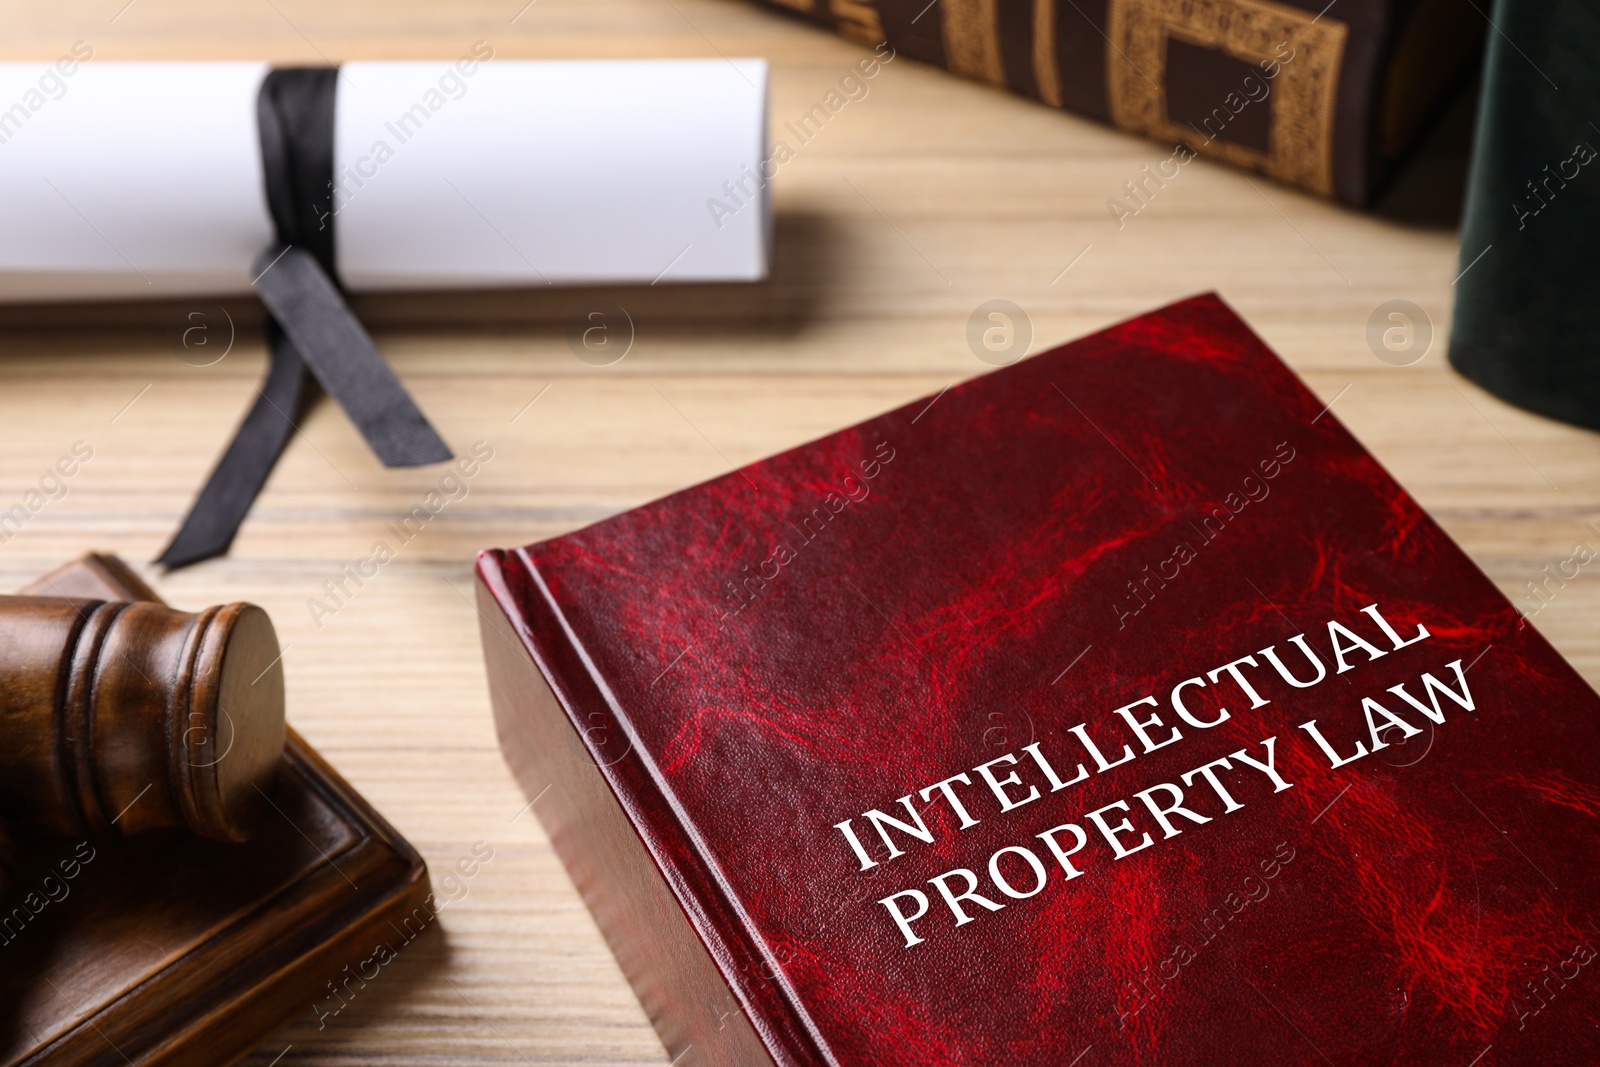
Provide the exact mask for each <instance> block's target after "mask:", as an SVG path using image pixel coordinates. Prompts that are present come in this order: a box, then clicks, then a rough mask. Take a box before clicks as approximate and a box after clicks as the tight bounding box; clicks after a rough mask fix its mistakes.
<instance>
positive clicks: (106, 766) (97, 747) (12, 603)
mask: <svg viewBox="0 0 1600 1067" xmlns="http://www.w3.org/2000/svg"><path fill="white" fill-rule="evenodd" d="M0 647H4V648H5V650H6V655H5V657H4V660H3V662H0V694H3V697H4V702H5V711H4V713H3V714H0V814H3V816H4V817H5V818H6V819H8V820H10V821H11V823H12V824H13V825H15V826H17V827H18V828H24V827H26V828H28V829H31V830H34V831H35V832H39V833H46V834H71V835H90V834H136V833H141V832H144V831H147V830H159V829H166V828H170V827H187V828H188V829H189V830H191V831H193V832H194V833H196V834H199V835H201V836H202V837H208V838H212V839H213V840H217V841H235V842H237V841H245V840H248V839H249V838H250V836H251V835H252V833H253V832H254V830H255V827H256V825H257V823H258V821H259V820H260V819H261V818H262V817H263V816H264V815H266V814H267V813H269V812H270V800H269V794H270V793H271V791H272V787H273V783H274V781H275V780H276V778H277V776H278V767H279V765H280V764H281V763H282V760H283V746H284V738H285V726H284V690H283V667H282V656H281V654H280V651H279V648H278V639H277V635H276V633H275V632H274V630H273V627H272V621H271V620H270V619H269V618H268V617H267V614H266V612H264V611H262V610H261V609H260V608H258V607H255V606H253V605H250V604H228V605H225V606H222V607H214V608H208V609H206V610H205V611H202V612H200V613H198V614H189V613H186V612H181V611H174V610H173V609H171V608H169V607H166V606H164V605H161V604H155V603H125V602H123V603H112V602H103V601H97V600H76V599H66V598H55V597H10V596H0Z"/></svg>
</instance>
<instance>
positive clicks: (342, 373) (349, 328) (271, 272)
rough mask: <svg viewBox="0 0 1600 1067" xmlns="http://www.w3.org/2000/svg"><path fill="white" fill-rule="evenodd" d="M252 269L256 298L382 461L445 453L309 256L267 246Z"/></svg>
mask: <svg viewBox="0 0 1600 1067" xmlns="http://www.w3.org/2000/svg"><path fill="white" fill-rule="evenodd" d="M256 271H257V276H256V280H255V283H254V284H255V288H256V292H257V293H258V294H259V295H260V297H261V302H262V303H264V304H265V305H266V306H267V310H268V311H270V312H271V313H272V317H273V318H274V319H276V320H277V321H278V323H279V324H280V325H281V326H282V327H283V331H284V333H285V334H287V335H288V338H289V340H290V341H292V342H293V343H294V347H295V348H297V349H299V351H300V356H301V358H302V359H304V360H305V362H306V365H307V366H308V367H310V369H311V373H312V374H315V375H316V376H317V381H318V382H320V383H321V384H322V388H323V389H324V390H326V391H327V393H328V395H329V396H331V397H333V399H334V400H335V401H336V402H337V403H338V405H339V406H340V407H341V408H343V409H344V412H345V414H346V415H347V416H349V418H350V421H351V422H353V423H355V425H356V428H357V429H358V430H360V431H361V436H362V437H364V438H366V441H367V444H368V445H369V446H371V448H372V450H373V451H374V452H375V453H377V455H378V459H379V460H381V461H382V462H383V465H384V466H386V467H420V466H422V465H424V464H427V463H442V462H444V461H445V460H447V459H449V458H451V453H450V447H449V446H448V445H446V444H445V443H444V440H443V439H442V438H441V437H440V436H439V434H438V431H436V430H435V429H434V428H433V425H432V424H431V423H429V422H428V419H427V416H425V415H423V413H422V412H421V410H420V409H418V407H417V405H416V403H415V402H414V401H413V400H412V399H411V397H410V395H408V394H407V393H406V390H405V387H404V386H403V385H401V384H400V379H398V378H396V377H395V376H394V371H392V370H390V369H389V364H387V363H386V362H384V359H383V355H382V353H380V352H379V351H378V347H377V345H375V344H373V343H372V338H371V337H370V336H369V335H368V334H367V331H366V330H365V329H364V328H363V327H362V325H361V323H360V321H359V320H357V318H356V317H355V313H354V312H352V311H351V310H350V305H348V304H347V303H345V300H344V296H343V294H342V293H340V291H339V288H338V286H336V285H334V283H333V279H331V278H329V277H328V274H327V272H326V271H325V270H323V268H322V265H321V264H320V263H318V262H317V259H316V257H315V256H314V255H312V254H311V253H310V252H309V251H307V250H306V249H304V248H301V247H299V246H298V245H280V246H278V247H276V248H269V249H267V251H266V252H264V253H262V256H261V259H260V261H259V262H258V263H257V265H256Z"/></svg>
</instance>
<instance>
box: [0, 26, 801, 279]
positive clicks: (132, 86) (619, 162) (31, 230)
mask: <svg viewBox="0 0 1600 1067" xmlns="http://www.w3.org/2000/svg"><path fill="white" fill-rule="evenodd" d="M491 55H492V50H490V49H488V48H487V46H482V45H480V46H477V47H476V48H475V49H474V51H472V52H469V53H468V54H466V55H465V56H463V57H462V58H461V59H458V60H454V61H446V60H441V61H433V62H404V63H381V62H356V63H346V64H344V65H343V66H342V67H340V68H339V71H338V87H337V93H336V95H335V102H334V106H335V108H336V114H335V119H334V124H333V165H332V181H333V186H332V188H331V189H329V188H317V189H314V190H310V191H309V192H310V193H311V194H312V195H311V196H308V197H307V202H306V203H305V204H304V205H303V206H304V207H305V208H306V209H308V210H311V211H314V216H313V217H314V218H316V219H318V220H320V221H325V222H326V223H327V224H328V225H330V226H331V227H332V231H333V234H334V237H335V266H336V268H337V277H338V278H339V279H341V280H342V282H343V284H344V286H345V287H346V288H347V289H349V290H350V291H351V292H357V293H360V292H369V291H375V290H385V289H388V290H394V289H413V290H414V289H459V288H483V287H493V286H541V287H542V286H545V285H580V284H581V285H592V284H646V285H648V284H650V283H652V282H658V281H659V282H660V283H661V284H666V283H668V282H706V281H753V280H758V279H760V278H762V277H763V276H764V275H765V273H766V269H767V253H768V232H769V222H768V208H767V200H766V197H765V193H764V189H763V188H761V187H760V186H758V185H757V184H756V183H755V182H752V181H750V180H749V178H748V175H751V174H756V173H758V172H759V164H760V161H761V159H762V157H763V156H764V155H765V144H764V142H765V139H766V83H767V79H766V64H765V62H764V61H762V60H734V61H732V62H729V61H725V60H721V59H716V60H593V61H590V60H584V61H523V60H506V59H494V58H489V56H491ZM59 68H60V69H58V65H51V64H31V63H0V202H3V203H5V204H6V216H7V219H8V222H7V225H6V227H5V230H4V232H3V234H0V301H8V302H17V301H41V300H79V299H124V298H140V297H154V296H167V297H171V296H188V295H201V294H207V295H210V294H216V295H228V294H241V293H247V292H249V291H250V289H251V282H252V279H253V278H254V277H255V275H256V271H255V270H254V269H253V267H254V264H255V262H256V260H257V258H258V257H259V256H260V255H261V252H262V250H263V249H265V248H266V247H267V246H268V245H269V244H271V243H272V241H273V240H274V238H275V231H274V224H273V217H272V213H271V211H270V210H269V207H268V204H267V199H266V194H265V189H264V185H263V178H262V156H261V147H260V140H259V137H258V135H257V121H256V116H257V92H258V90H259V88H260V86H261V84H262V81H263V79H264V78H265V77H266V75H267V70H268V68H267V66H266V65H265V64H261V63H108V62H102V61H100V60H95V59H90V60H88V61H81V60H74V61H72V62H65V61H63V62H61V63H60V64H59ZM67 71H70V73H67ZM13 102H14V106H10V110H4V109H5V108H6V107H7V106H8V105H13ZM729 182H731V183H732V184H733V185H734V187H735V188H736V189H737V188H738V187H739V186H740V185H741V184H742V185H743V187H744V192H743V194H742V196H741V198H740V203H741V209H740V210H736V211H734V212H733V213H732V214H724V213H723V212H720V211H719V212H717V213H715V214H714V213H713V212H711V211H709V210H708V209H707V206H706V202H707V200H708V199H712V198H719V199H721V200H722V201H723V203H725V204H726V203H729V201H728V199H727V193H726V192H725V191H724V189H723V186H724V183H729ZM313 199H314V200H315V204H314V205H313V203H312V202H311V201H312V200H313ZM744 204H748V207H743V205H744Z"/></svg>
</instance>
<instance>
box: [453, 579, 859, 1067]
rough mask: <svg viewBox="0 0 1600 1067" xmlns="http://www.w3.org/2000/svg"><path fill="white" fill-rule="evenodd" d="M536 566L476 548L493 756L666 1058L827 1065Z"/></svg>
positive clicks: (734, 1066) (729, 1066)
mask: <svg viewBox="0 0 1600 1067" xmlns="http://www.w3.org/2000/svg"><path fill="white" fill-rule="evenodd" d="M534 573H535V571H534V564H533V562H532V561H531V560H530V559H528V558H527V556H526V554H525V552H518V553H515V554H511V553H501V552H486V553H483V554H482V555H481V556H480V557H479V561H478V578H479V581H478V607H479V618H480V628H481V630H482V640H483V646H484V658H485V663H486V666H487V671H488V678H489V693H490V700H491V703H492V705H493V707H494V714H495V724H496V730H497V732H498V735H499V739H500V745H501V749H502V751H503V753H504V755H505V758H506V761H507V763H508V764H509V765H510V767H511V770H512V773H513V775H514V776H515V777H516V779H517V781H518V784H519V785H520V786H521V787H522V789H523V791H524V793H525V794H526V795H527V796H528V797H529V799H530V807H531V808H532V809H533V811H534V812H535V814H537V816H538V818H539V820H540V823H541V824H542V825H543V826H544V827H545V829H546V831H547V832H548V833H549V835H550V839H551V843H552V845H553V846H554V848H555V850H556V853H557V855H558V856H560V858H561V861H562V863H563V864H564V865H565V866H566V868H567V870H568V872H569V874H570V875H571V876H572V879H573V881H574V883H575V884H576V886H577V888H578V890H579V892H580V894H581V895H582V896H583V898H584V902H585V903H586V904H587V905H588V907H589V910H590V912H591V913H592V914H593V915H594V917H595V920H596V922H597V924H598V925H599V927H600V930H601V932H602V934H603V935H604V936H605V938H606V941H607V943H608V944H609V945H610V947H611V950H612V952H613V953H614V954H615V955H616V957H617V961H618V963H619V964H620V965H621V967H622V970H623V973H624V974H625V975H626V976H627V978H628V981H629V983H630V984H631V985H632V986H633V989H634V992H635V994H636V995H637V996H638V997H639V1000H640V1003H641V1004H642V1005H643V1006H644V1008H645V1011H646V1013H647V1014H648V1015H649V1017H650V1020H651V1022H652V1024H653V1025H654V1026H655V1027H656V1030H657V1032H658V1033H659V1034H660V1035H661V1038H662V1041H663V1043H664V1044H665V1045H666V1047H667V1050H668V1053H669V1055H671V1056H672V1057H673V1062H678V1057H680V1056H682V1055H684V1054H685V1053H686V1052H687V1051H688V1050H689V1049H690V1048H691V1047H692V1048H693V1049H694V1050H695V1055H696V1062H703V1063H710V1064H716V1065H726V1067H747V1065H756V1067H759V1065H762V1064H772V1065H781V1067H790V1065H793V1067H802V1065H804V1067H811V1065H818V1067H820V1065H824V1064H831V1063H832V1058H831V1057H829V1056H828V1055H827V1054H826V1052H825V1051H824V1050H822V1049H821V1048H820V1046H819V1044H818V1042H817V1041H816V1040H815V1037H814V1032H813V1031H811V1030H810V1028H808V1027H806V1026H805V1025H804V1023H803V1021H802V1020H801V1018H800V1017H799V1014H798V1013H797V1012H796V1011H795V1010H794V1009H793V1007H792V1005H791V1004H790V1003H789V1001H788V1000H787V998H785V997H784V996H783V995H782V993H781V990H780V989H779V986H778V983H777V982H776V981H775V980H774V979H775V978H776V977H777V972H776V965H775V964H774V963H772V962H771V961H770V960H767V959H766V957H765V955H764V954H763V953H762V952H761V950H760V948H759V946H757V945H756V944H755V942H754V939H753V937H751V936H749V935H748V934H747V933H746V931H745V930H744V929H743V927H742V925H741V924H740V923H738V922H737V921H736V919H735V918H734V917H733V916H732V915H731V914H730V909H729V907H728V905H727V902H726V901H725V900H724V899H723V894H722V893H721V892H720V891H719V890H718V888H717V886H716V885H715V883H714V880H713V879H711V878H710V877H708V876H707V869H706V863H705V860H704V858H703V857H701V856H699V855H698V854H697V850H696V848H695V846H694V843H693V840H692V837H691V835H690V834H689V833H687V832H686V831H685V828H684V827H683V826H682V825H681V824H680V823H678V822H677V820H675V819H674V818H673V817H672V816H671V812H672V810H673V808H672V806H671V805H670V804H669V802H668V800H667V798H666V797H665V796H663V795H662V794H661V792H660V791H659V790H658V789H657V788H655V787H654V785H653V784H652V782H651V781H650V779H649V775H648V774H645V773H643V772H642V768H641V767H640V760H639V758H638V757H637V756H636V755H633V754H632V753H631V749H630V746H629V745H628V744H627V742H626V740H625V738H626V736H627V730H626V724H625V723H619V722H617V721H616V720H615V714H614V713H613V712H612V711H611V710H610V709H609V708H608V707H607V706H606V703H605V700H604V697H603V694H602V692H601V687H600V685H599V683H598V680H597V679H595V678H593V677H592V676H591V675H590V674H589V671H588V669H587V667H586V666H585V661H584V659H583V657H582V656H581V654H580V650H579V649H577V648H575V647H574V646H573V644H572V642H571V640H570V639H569V638H568V637H567V635H566V634H565V632H564V630H563V629H562V628H561V626H560V625H559V608H558V607H557V606H556V605H555V604H553V603H551V601H550V599H549V597H548V596H547V595H546V591H545V590H544V589H543V586H542V583H538V582H536V581H533V580H532V575H533V574H534ZM519 607H520V608H522V609H523V610H518V608H519ZM524 611H526V612H527V614H526V615H524V613H523V612H524ZM630 757H632V758H630ZM763 979H766V980H763Z"/></svg>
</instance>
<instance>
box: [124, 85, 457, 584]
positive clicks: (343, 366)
mask: <svg viewBox="0 0 1600 1067" xmlns="http://www.w3.org/2000/svg"><path fill="white" fill-rule="evenodd" d="M338 79H339V72H338V69H337V68H335V67H289V68H284V69H280V70H273V71H269V72H268V73H267V76H266V78H265V79H264V80H263V81H262V83H261V91H260V93H259V95H258V96H257V98H256V119H257V123H258V125H259V128H260V138H261V164H262V171H263V178H264V181H265V185H266V193H267V207H268V209H269V210H270V211H271V212H272V222H273V226H274V228H275V229H276V231H277V241H276V242H275V243H274V244H273V245H272V247H270V248H268V249H266V250H265V251H264V252H262V254H261V257H260V258H259V259H258V260H257V261H256V264H255V267H254V271H255V275H256V276H255V279H254V281H253V282H252V283H251V284H252V285H254V286H255V289H256V292H257V293H258V294H259V295H260V297H261V301H262V303H263V304H265V305H266V307H267V311H268V312H269V314H270V318H269V319H268V320H267V346H268V349H269V351H270V353H271V365H270V366H269V368H268V370H267V377H266V380H265V381H264V382H263V383H262V385H261V387H260V388H259V389H258V390H257V394H258V395H257V397H256V400H255V403H254V404H252V405H251V407H250V411H249V412H248V413H247V414H246V415H245V418H244V422H243V423H242V424H241V425H240V426H239V430H238V432H237V433H236V434H235V435H234V438H233V442H232V443H231V444H229V446H228V448H227V450H226V451H225V452H223V454H222V458H221V459H220V460H218V461H217V466H216V468H215V469H214V470H213V471H212V472H211V476H210V478H208V479H207V480H206V484H205V487H204V488H203V489H201V490H200V495H199V496H198V497H196V498H195V502H194V506H193V507H192V508H190V510H189V514H188V516H187V517H186V518H185V519H184V520H183V525H182V526H181V527H180V528H179V530H178V533H177V535H176V536H174V537H173V539H172V543H171V544H169V545H167V547H166V550H165V551H163V552H162V553H161V556H160V557H159V558H158V559H157V561H156V562H158V563H163V564H165V565H167V566H168V567H183V566H186V565H188V564H190V563H198V562H199V561H201V560H204V559H210V558H211V557H213V556H219V555H221V554H222V553H224V552H226V551H227V550H228V546H229V545H230V544H231V543H232V542H233V538H234V535H235V534H236V533H238V530H239V525H240V524H241V523H242V522H244V517H245V515H246V514H248V513H249V511H250V506H251V505H252V504H253V503H255V499H256V496H257V494H259V493H260V492H261V488H262V486H264V485H265V484H266V481H267V477H268V475H270V474H271V473H272V468H273V466H274V465H275V464H276V463H277V462H278V457H279V456H280V455H282V454H283V450H284V447H285V446H286V445H288V443H289V438H290V437H291V436H292V435H293V433H294V431H295V428H296V425H295V420H296V419H297V418H298V417H299V413H300V410H301V408H302V407H303V406H304V404H305V401H306V392H307V388H306V387H307V385H308V384H309V383H308V382H307V371H309V372H310V374H311V375H314V376H315V377H316V379H317V382H318V383H319V384H320V385H321V386H322V388H323V389H324V390H325V391H326V392H327V393H328V395H329V396H331V397H333V399H334V400H335V401H336V402H337V403H338V404H339V406H340V407H341V408H343V409H344V412H345V414H346V415H348V416H349V417H350V421H352V422H354V423H355V424H356V428H357V429H359V430H360V431H361V436H362V437H364V438H366V441H367V444H368V445H369V446H371V448H372V450H373V451H374V452H376V453H377V455H378V458H379V459H380V460H381V461H382V462H383V464H384V466H386V467H418V466H422V465H423V464H427V463H440V462H443V461H444V460H447V459H449V458H450V449H449V446H447V445H446V444H445V443H444V441H443V440H442V439H441V438H440V437H439V434H438V433H437V431H435V430H434V428H433V426H432V425H431V424H430V423H429V422H428V419H427V417H426V416H425V415H423V414H422V412H421V411H420V410H419V409H418V408H417V405H416V404H415V402H413V401H412V399H411V397H410V396H408V395H407V394H406V391H405V387H404V386H402V385H401V384H400V381H399V379H397V378H396V377H395V376H394V372H393V371H391V370H390V369H389V365H388V364H387V363H385V362H384V360H383V355H382V354H381V353H380V352H379V351H378V348H377V346H376V345H374V344H373V343H372V338H371V337H370V336H368V335H367V331H366V330H364V329H363V328H362V326H361V323H360V321H359V320H357V319H356V317H355V313H354V312H352V311H351V310H350V305H349V304H347V303H346V302H345V299H344V290H343V288H342V286H341V285H340V284H339V282H338V272H337V269H336V267H335V264H334V243H333V236H334V227H333V212H332V190H333V116H334V93H335V92H336V90H337V87H338Z"/></svg>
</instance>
